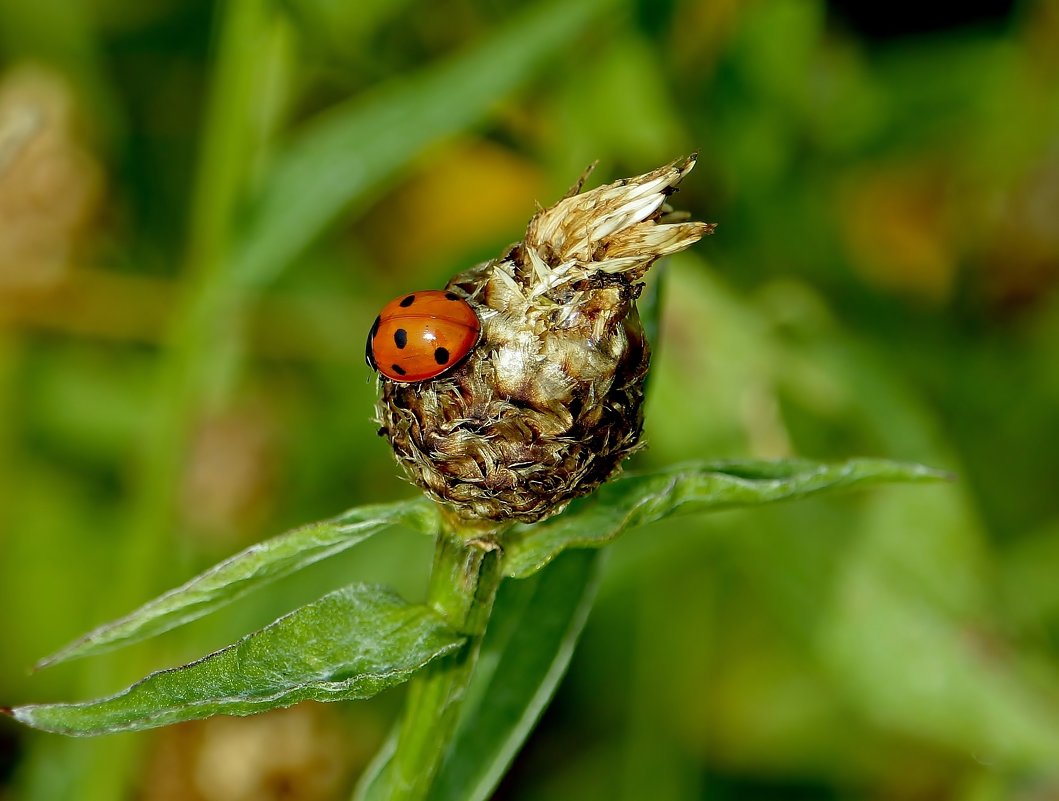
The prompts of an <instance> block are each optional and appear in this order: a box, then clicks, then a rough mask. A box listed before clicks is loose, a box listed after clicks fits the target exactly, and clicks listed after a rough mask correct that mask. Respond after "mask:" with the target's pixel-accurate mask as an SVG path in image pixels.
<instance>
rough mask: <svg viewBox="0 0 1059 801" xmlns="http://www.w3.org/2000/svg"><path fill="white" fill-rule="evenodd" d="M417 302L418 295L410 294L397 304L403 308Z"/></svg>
mask: <svg viewBox="0 0 1059 801" xmlns="http://www.w3.org/2000/svg"><path fill="white" fill-rule="evenodd" d="M415 302H416V296H415V295H409V296H408V297H407V298H401V302H400V303H398V304H397V305H398V306H400V307H401V308H402V309H407V308H408V307H409V306H411V305H412V304H413V303H415Z"/></svg>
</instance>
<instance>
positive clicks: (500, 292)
mask: <svg viewBox="0 0 1059 801" xmlns="http://www.w3.org/2000/svg"><path fill="white" fill-rule="evenodd" d="M694 166H695V156H694V155H692V156H689V157H687V158H683V159H679V160H677V161H675V162H673V163H672V164H669V165H666V166H664V167H660V168H659V169H657V170H654V171H653V172H649V173H647V174H646V175H641V176H639V177H637V178H629V179H625V180H621V181H617V182H615V183H612V184H607V185H606V186H601V187H599V188H598V189H593V190H591V191H589V192H585V193H584V194H579V192H580V190H581V188H582V185H583V183H584V180H585V178H586V177H587V172H586V174H585V175H584V176H582V178H581V180H580V181H579V182H578V183H577V185H576V186H575V187H574V188H573V189H572V190H571V191H570V192H569V193H568V194H567V196H566V197H564V198H563V199H562V200H560V201H559V202H558V203H556V204H555V205H554V206H552V207H550V208H548V209H543V210H539V211H538V212H537V214H536V215H535V216H534V217H533V219H532V220H530V223H529V227H528V228H527V230H526V235H525V237H524V238H523V240H522V241H521V242H519V243H517V244H515V245H512V246H511V247H510V248H508V250H507V252H505V253H504V254H503V255H502V256H500V257H499V258H497V259H493V260H492V261H489V262H486V263H484V264H480V265H478V266H476V267H472V268H471V269H469V270H467V271H466V272H463V273H460V274H459V275H457V276H455V277H453V278H452V279H451V280H450V281H449V283H448V285H447V286H446V289H447V290H448V291H450V292H454V293H456V294H458V295H460V296H461V297H463V298H464V299H465V300H466V301H467V302H468V303H469V304H471V306H472V307H473V308H474V310H475V311H476V313H477V314H478V318H479V320H480V321H481V338H480V340H479V341H478V344H477V346H476V347H475V348H474V350H473V351H472V352H471V353H470V355H469V356H468V357H467V358H466V359H465V360H464V361H463V362H462V363H460V365H459V366H458V367H456V368H455V369H454V370H452V371H450V372H447V373H445V374H444V375H441V376H439V377H438V378H435V379H433V380H430V381H425V382H422V383H409V384H399V383H393V382H390V381H383V382H382V395H381V398H380V400H379V402H378V404H377V407H376V413H377V420H378V422H379V424H380V426H381V431H380V433H383V434H385V435H386V436H387V437H388V438H389V440H390V443H391V444H392V446H393V450H394V454H395V455H396V457H397V461H398V462H399V463H400V464H401V465H402V467H404V469H405V471H406V472H407V473H408V475H409V477H410V478H411V479H412V480H413V481H414V482H415V483H416V484H418V485H419V486H420V487H422V488H423V489H424V490H425V491H426V492H427V494H428V495H430V496H431V497H432V498H434V500H436V501H438V502H439V503H441V504H442V506H443V507H444V508H446V510H447V511H448V512H449V513H453V514H455V515H457V516H458V517H460V518H463V519H465V520H468V521H471V520H478V521H482V520H489V521H513V520H518V521H522V522H534V521H537V520H541V519H542V518H545V517H548V516H550V515H553V514H556V513H557V512H560V511H561V510H562V509H563V508H565V506H566V505H567V504H568V503H569V502H570V501H571V500H573V499H574V498H576V497H578V496H580V495H584V494H586V493H589V492H591V491H592V490H593V489H595V488H596V487H597V486H599V484H600V483H602V482H603V481H605V480H606V479H607V478H608V477H609V476H611V475H612V474H613V473H615V472H616V471H617V470H618V469H619V467H620V464H621V462H622V460H623V459H625V457H627V456H628V455H629V454H631V453H632V452H633V451H634V450H635V449H636V448H637V447H638V444H639V440H640V433H641V431H642V429H643V387H644V377H645V376H646V374H647V368H648V365H649V363H650V350H649V348H648V344H647V340H646V339H645V337H644V332H643V327H642V326H641V324H640V318H639V315H638V314H637V311H636V298H637V297H638V296H639V294H640V291H641V289H642V288H643V284H642V283H640V281H641V279H642V278H643V276H644V273H646V271H647V269H648V268H649V267H650V266H651V265H652V264H654V262H655V261H656V260H657V259H658V258H659V257H661V256H665V255H667V254H670V253H676V252H677V251H680V250H683V249H684V248H687V247H688V246H690V245H691V244H693V243H694V242H696V241H698V239H700V238H701V237H702V236H703V235H705V234H709V233H712V232H713V227H714V226H713V225H712V224H707V223H700V222H689V221H687V220H686V215H680V214H677V213H674V212H673V211H672V210H671V209H670V208H669V207H668V206H667V205H666V199H667V198H668V197H669V195H671V194H672V193H673V192H674V191H676V187H677V185H678V184H679V183H680V181H681V179H682V178H683V177H684V176H685V175H687V174H688V172H690V171H691V169H692V167H694Z"/></svg>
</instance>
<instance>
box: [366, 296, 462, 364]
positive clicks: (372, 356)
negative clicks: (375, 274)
mask: <svg viewBox="0 0 1059 801" xmlns="http://www.w3.org/2000/svg"><path fill="white" fill-rule="evenodd" d="M481 333H482V324H481V322H479V320H478V315H477V314H475V313H474V309H472V308H471V306H470V304H469V303H467V302H466V301H465V300H463V299H462V298H461V297H460V296H459V295H456V294H455V293H453V292H442V291H439V290H436V289H430V290H426V291H424V292H413V293H411V294H409V295H401V297H399V298H394V299H393V300H391V301H390V302H389V303H387V304H386V305H385V306H383V307H382V311H381V312H379V316H378V317H376V318H375V322H374V324H372V326H371V331H370V332H368V342H367V344H366V345H365V347H364V359H365V360H366V361H367V363H368V367H370V368H371V369H372V370H378V371H379V372H380V373H381V374H382V375H383V377H385V378H388V379H390V380H391V381H396V382H398V383H401V384H415V383H418V382H420V381H426V380H427V379H430V378H434V377H436V376H439V375H441V374H442V373H444V372H445V371H446V370H449V369H451V368H453V367H455V366H456V365H457V364H459V363H460V362H461V361H462V360H463V359H464V358H465V357H466V356H467V354H468V353H470V352H471V350H473V349H474V346H475V345H477V344H478V338H479V337H480V336H481Z"/></svg>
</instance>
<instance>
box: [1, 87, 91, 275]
mask: <svg viewBox="0 0 1059 801" xmlns="http://www.w3.org/2000/svg"><path fill="white" fill-rule="evenodd" d="M102 189H103V172H102V168H101V167H100V166H99V163H98V162H97V161H96V160H95V158H94V157H93V156H92V155H91V153H90V152H89V151H88V150H87V148H86V147H85V146H84V144H83V141H82V138H81V137H80V134H79V132H78V130H77V124H76V114H75V111H74V97H73V93H72V90H71V88H70V86H69V84H68V83H66V82H65V81H64V80H63V79H62V78H60V77H59V76H57V75H55V74H53V73H50V72H47V71H46V70H44V69H42V68H38V67H28V66H23V67H19V68H16V69H12V70H10V71H8V72H7V74H6V75H4V76H3V77H2V78H0V290H3V289H4V288H30V289H32V288H47V287H51V286H54V285H55V284H56V283H58V282H59V281H61V280H63V279H64V277H65V275H66V273H67V270H68V268H69V267H70V265H71V262H72V261H73V260H74V258H75V256H76V253H77V250H78V248H79V247H80V246H81V244H82V242H83V241H84V239H85V238H86V236H87V235H88V233H89V231H90V230H91V227H92V225H93V223H94V221H95V218H96V216H97V213H98V211H99V207H100V204H101V201H102Z"/></svg>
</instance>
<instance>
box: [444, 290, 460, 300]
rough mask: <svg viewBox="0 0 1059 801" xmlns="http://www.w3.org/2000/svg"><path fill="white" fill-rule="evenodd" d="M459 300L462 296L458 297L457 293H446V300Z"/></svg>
mask: <svg viewBox="0 0 1059 801" xmlns="http://www.w3.org/2000/svg"><path fill="white" fill-rule="evenodd" d="M459 299H460V296H459V295H457V294H456V293H455V292H446V293H445V300H459Z"/></svg>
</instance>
